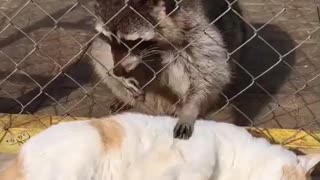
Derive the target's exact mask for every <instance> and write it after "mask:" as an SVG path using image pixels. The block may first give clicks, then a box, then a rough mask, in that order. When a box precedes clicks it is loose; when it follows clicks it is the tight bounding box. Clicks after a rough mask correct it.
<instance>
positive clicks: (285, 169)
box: [0, 113, 320, 180]
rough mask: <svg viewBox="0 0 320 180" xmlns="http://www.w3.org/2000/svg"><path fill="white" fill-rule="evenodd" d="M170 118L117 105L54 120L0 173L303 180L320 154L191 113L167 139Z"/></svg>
mask: <svg viewBox="0 0 320 180" xmlns="http://www.w3.org/2000/svg"><path fill="white" fill-rule="evenodd" d="M176 122H177V119H174V118H172V117H165V116H158V117H154V116H148V115H143V114H132V113H124V114H119V115H115V116H111V117H106V118H102V119H94V120H90V121H89V120H88V121H78V122H69V123H65V124H60V125H55V126H53V127H50V128H49V129H47V130H45V131H44V132H42V133H40V134H39V135H36V136H35V137H33V138H32V139H30V140H29V141H28V142H27V143H26V144H24V145H23V147H22V150H21V152H20V153H19V155H18V156H17V158H16V159H15V160H14V161H13V162H12V163H11V164H8V166H7V168H5V170H4V171H3V172H1V173H0V179H1V180H306V179H307V176H309V175H310V172H311V169H312V168H313V167H314V166H315V164H317V163H318V162H319V160H320V155H319V154H311V155H306V156H297V155H295V154H294V153H293V152H290V151H288V150H286V149H284V148H282V147H281V146H279V145H271V144H270V143H268V142H267V141H266V140H264V139H257V138H254V137H252V136H251V135H250V134H249V133H248V132H247V131H246V130H245V129H244V128H241V127H236V126H234V125H231V124H226V123H217V122H213V121H203V120H199V121H197V123H196V128H195V131H194V135H193V136H192V137H191V138H190V139H189V141H182V140H178V139H174V138H172V131H173V128H174V126H175V124H176Z"/></svg>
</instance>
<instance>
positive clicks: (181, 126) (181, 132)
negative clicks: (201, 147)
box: [173, 122, 194, 140]
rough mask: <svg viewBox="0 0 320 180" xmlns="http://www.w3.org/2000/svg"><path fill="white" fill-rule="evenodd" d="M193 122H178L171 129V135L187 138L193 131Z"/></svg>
mask: <svg viewBox="0 0 320 180" xmlns="http://www.w3.org/2000/svg"><path fill="white" fill-rule="evenodd" d="M193 126H194V125H193V123H188V122H178V123H177V124H176V126H175V127H174V130H173V137H174V138H177V139H185V140H187V139H189V138H190V137H191V135H192V133H193Z"/></svg>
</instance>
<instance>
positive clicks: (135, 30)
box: [96, 0, 177, 41]
mask: <svg viewBox="0 0 320 180" xmlns="http://www.w3.org/2000/svg"><path fill="white" fill-rule="evenodd" d="M97 2H98V3H97V5H96V11H97V14H98V15H99V16H100V18H101V19H102V21H101V22H98V24H99V23H100V27H101V28H100V29H103V30H104V31H105V32H107V34H111V33H112V34H113V35H116V36H117V37H118V38H121V39H125V40H131V41H134V40H137V39H143V40H146V41H148V40H152V39H156V38H157V31H159V30H160V31H161V29H159V28H158V26H157V28H155V25H157V24H159V22H160V21H171V20H170V18H169V17H167V16H168V14H169V13H171V12H174V10H175V9H176V7H177V5H176V2H175V0H97ZM164 19H165V20H164ZM164 23H166V24H168V23H167V22H164ZM169 24H170V23H169ZM159 27H160V26H159ZM96 29H97V28H96Z"/></svg>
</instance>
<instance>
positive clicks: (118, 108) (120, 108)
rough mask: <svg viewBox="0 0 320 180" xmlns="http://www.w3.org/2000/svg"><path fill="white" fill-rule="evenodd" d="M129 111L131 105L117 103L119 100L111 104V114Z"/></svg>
mask: <svg viewBox="0 0 320 180" xmlns="http://www.w3.org/2000/svg"><path fill="white" fill-rule="evenodd" d="M129 109H131V106H130V105H125V104H124V103H123V102H120V101H117V100H115V101H113V102H112V103H111V104H110V111H111V113H115V112H121V111H126V110H129Z"/></svg>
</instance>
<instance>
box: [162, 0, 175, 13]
mask: <svg viewBox="0 0 320 180" xmlns="http://www.w3.org/2000/svg"><path fill="white" fill-rule="evenodd" d="M164 4H165V7H166V14H170V13H172V12H173V11H174V10H175V9H176V8H177V6H178V4H177V1H176V0H164Z"/></svg>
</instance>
